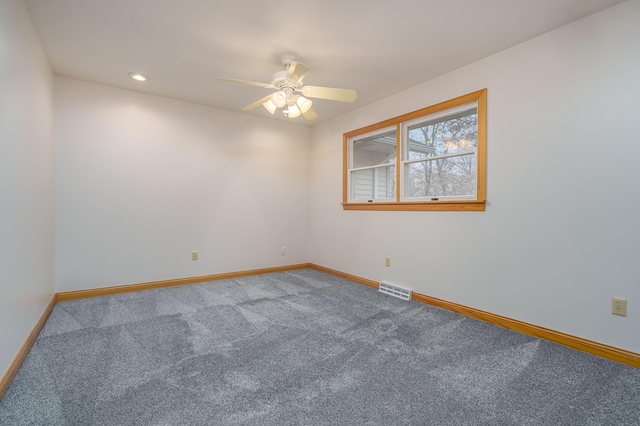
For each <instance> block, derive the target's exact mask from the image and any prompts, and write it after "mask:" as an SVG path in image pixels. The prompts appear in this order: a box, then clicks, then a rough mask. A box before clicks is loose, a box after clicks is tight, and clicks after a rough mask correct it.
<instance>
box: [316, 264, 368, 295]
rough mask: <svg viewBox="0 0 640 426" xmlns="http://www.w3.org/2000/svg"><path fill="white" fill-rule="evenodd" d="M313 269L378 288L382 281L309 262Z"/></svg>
mask: <svg viewBox="0 0 640 426" xmlns="http://www.w3.org/2000/svg"><path fill="white" fill-rule="evenodd" d="M309 267H310V268H311V269H315V270H316V271H320V272H326V273H327V274H331V275H335V276H336V277H340V278H344V279H345V280H349V281H355V282H357V283H359V284H364V285H366V286H369V287H373V288H375V289H376V290H378V289H379V288H380V283H379V282H377V281H373V280H369V279H367V278H362V277H359V276H357V275H351V274H347V273H346V272H342V271H337V270H335V269H331V268H327V267H324V266H320V265H316V264H314V263H311V264H309Z"/></svg>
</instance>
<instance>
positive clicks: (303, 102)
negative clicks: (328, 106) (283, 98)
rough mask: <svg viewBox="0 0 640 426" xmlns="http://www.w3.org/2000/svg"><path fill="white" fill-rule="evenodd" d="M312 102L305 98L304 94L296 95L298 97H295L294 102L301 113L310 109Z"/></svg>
mask: <svg viewBox="0 0 640 426" xmlns="http://www.w3.org/2000/svg"><path fill="white" fill-rule="evenodd" d="M312 103H313V102H311V100H309V99H307V98H305V97H304V96H298V98H297V99H296V104H297V105H298V107H299V108H300V112H302V113H303V114H304V113H305V112H307V111H309V110H310V109H311V104H312Z"/></svg>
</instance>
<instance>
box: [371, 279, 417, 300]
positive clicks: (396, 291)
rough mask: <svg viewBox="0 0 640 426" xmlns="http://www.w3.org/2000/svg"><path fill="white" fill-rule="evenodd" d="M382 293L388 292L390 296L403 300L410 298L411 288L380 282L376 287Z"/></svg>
mask: <svg viewBox="0 0 640 426" xmlns="http://www.w3.org/2000/svg"><path fill="white" fill-rule="evenodd" d="M378 290H379V291H381V292H382V293H385V294H388V295H390V296H394V297H398V298H400V299H403V300H411V290H409V289H407V288H402V287H398V286H395V285H391V284H387V283H382V282H381V283H380V288H379V289H378Z"/></svg>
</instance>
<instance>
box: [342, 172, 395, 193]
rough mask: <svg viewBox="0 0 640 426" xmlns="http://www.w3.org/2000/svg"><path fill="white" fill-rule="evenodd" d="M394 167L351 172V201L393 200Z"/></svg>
mask: <svg viewBox="0 0 640 426" xmlns="http://www.w3.org/2000/svg"><path fill="white" fill-rule="evenodd" d="M395 169H396V168H395V166H383V167H376V168H373V169H366V170H355V171H352V172H351V199H353V200H376V199H388V198H395V197H396V195H395V191H396V172H395Z"/></svg>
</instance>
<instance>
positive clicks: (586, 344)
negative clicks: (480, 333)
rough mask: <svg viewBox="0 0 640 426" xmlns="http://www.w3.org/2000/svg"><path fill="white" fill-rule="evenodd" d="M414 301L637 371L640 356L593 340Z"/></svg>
mask: <svg viewBox="0 0 640 426" xmlns="http://www.w3.org/2000/svg"><path fill="white" fill-rule="evenodd" d="M310 267H311V268H313V269H316V270H318V271H322V272H326V273H328V274H332V275H336V276H338V277H341V278H345V279H347V280H350V281H355V282H357V283H360V284H364V285H367V286H369V287H373V288H376V289H377V288H378V286H379V284H378V283H377V282H376V281H372V280H369V279H366V278H361V277H358V276H355V275H351V274H347V273H345V272H341V271H336V270H335V269H330V268H325V267H324V266H320V265H315V264H313V263H312V264H311V265H310ZM413 300H415V301H417V302H421V303H426V304H427V305H431V306H436V307H438V308H443V309H447V310H449V311H453V312H456V313H459V314H462V315H465V316H468V317H471V318H475V319H479V320H481V321H486V322H489V323H491V324H495V325H499V326H501V327H505V328H508V329H510V330H514V331H518V332H520V333H524V334H528V335H530V336H534V337H539V338H542V339H545V340H549V341H552V342H555V343H559V344H561V345H564V346H568V347H570V348H573V349H577V350H579V351H582V352H586V353H589V354H591V355H596V356H600V357H603V358H607V359H610V360H612V361H616V362H621V363H623V364H627V365H630V366H632V367H636V368H640V354H638V353H635V352H631V351H627V350H625V349H619V348H616V347H614V346H608V345H605V344H602V343H598V342H594V341H592V340H587V339H583V338H581V337H577V336H572V335H570V334H566V333H562V332H560V331H555V330H551V329H549V328H545V327H540V326H537V325H534V324H529V323H526V322H523V321H519V320H515V319H511V318H507V317H503V316H502V315H497V314H492V313H491V312H486V311H481V310H480V309H475V308H471V307H468V306H464V305H459V304H457V303H453V302H448V301H446V300H442V299H437V298H435V297H431V296H427V295H424V294H420V293H415V292H414V293H413Z"/></svg>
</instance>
